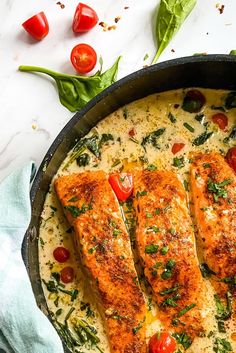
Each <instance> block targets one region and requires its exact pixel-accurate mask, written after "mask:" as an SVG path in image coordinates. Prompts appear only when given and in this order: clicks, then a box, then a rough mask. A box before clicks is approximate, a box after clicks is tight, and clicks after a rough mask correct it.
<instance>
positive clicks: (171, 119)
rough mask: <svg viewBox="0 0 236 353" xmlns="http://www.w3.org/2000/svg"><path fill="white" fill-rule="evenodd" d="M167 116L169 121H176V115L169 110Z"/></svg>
mask: <svg viewBox="0 0 236 353" xmlns="http://www.w3.org/2000/svg"><path fill="white" fill-rule="evenodd" d="M168 118H169V119H170V121H171V122H172V123H176V121H177V119H176V117H175V116H174V115H173V114H172V113H171V112H169V114H168Z"/></svg>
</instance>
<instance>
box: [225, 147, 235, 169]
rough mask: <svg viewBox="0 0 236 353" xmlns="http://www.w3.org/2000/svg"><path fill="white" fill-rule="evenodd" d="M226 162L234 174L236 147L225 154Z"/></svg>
mask: <svg viewBox="0 0 236 353" xmlns="http://www.w3.org/2000/svg"><path fill="white" fill-rule="evenodd" d="M226 161H227V162H228V164H229V165H230V167H231V168H233V170H234V171H235V172H236V147H232V148H230V149H229V150H228V152H227V154H226Z"/></svg>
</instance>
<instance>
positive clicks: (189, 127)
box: [183, 123, 194, 132]
mask: <svg viewBox="0 0 236 353" xmlns="http://www.w3.org/2000/svg"><path fill="white" fill-rule="evenodd" d="M183 126H184V127H185V128H186V129H188V131H190V132H194V128H193V127H192V126H191V125H189V124H188V123H183Z"/></svg>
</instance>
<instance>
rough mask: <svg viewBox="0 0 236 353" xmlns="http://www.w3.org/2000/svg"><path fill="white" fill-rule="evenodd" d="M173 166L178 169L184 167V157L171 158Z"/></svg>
mask: <svg viewBox="0 0 236 353" xmlns="http://www.w3.org/2000/svg"><path fill="white" fill-rule="evenodd" d="M173 166H174V167H176V168H178V169H180V168H183V167H184V157H180V158H178V157H174V158H173Z"/></svg>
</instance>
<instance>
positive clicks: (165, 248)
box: [161, 245, 169, 255]
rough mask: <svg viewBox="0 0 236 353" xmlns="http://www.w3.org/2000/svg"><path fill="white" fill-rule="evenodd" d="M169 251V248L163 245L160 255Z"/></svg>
mask: <svg viewBox="0 0 236 353" xmlns="http://www.w3.org/2000/svg"><path fill="white" fill-rule="evenodd" d="M168 251H169V246H168V245H165V246H163V247H162V248H161V255H166V254H167V253H168Z"/></svg>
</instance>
